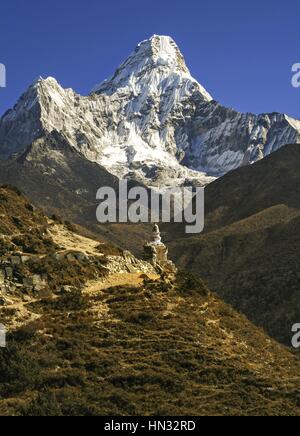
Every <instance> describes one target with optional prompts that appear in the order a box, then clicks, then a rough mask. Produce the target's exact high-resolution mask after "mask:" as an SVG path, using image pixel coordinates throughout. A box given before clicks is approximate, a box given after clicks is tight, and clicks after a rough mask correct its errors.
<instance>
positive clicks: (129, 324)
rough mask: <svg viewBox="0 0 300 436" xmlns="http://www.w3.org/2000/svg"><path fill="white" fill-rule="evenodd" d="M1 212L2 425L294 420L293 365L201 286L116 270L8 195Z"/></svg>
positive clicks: (298, 385) (79, 238)
mask: <svg viewBox="0 0 300 436" xmlns="http://www.w3.org/2000/svg"><path fill="white" fill-rule="evenodd" d="M0 212H1V213H0V229H1V241H2V242H3V245H2V248H3V251H2V254H1V255H0V269H1V268H4V266H5V265H6V266H7V262H13V263H11V264H10V265H11V266H10V269H12V274H11V275H10V276H9V277H8V278H6V280H5V284H4V285H1V286H0V288H1V293H2V292H4V299H3V300H1V306H0V323H2V324H5V325H6V327H7V328H8V337H7V348H5V349H2V348H1V349H0V415H2V416H5V415H16V416H40V415H41V416H51V415H63V416H66V415H70V416H74V415H84V416H87V415H91V416H97V415H114V414H117V415H182V416H184V415H300V404H299V389H300V376H299V374H300V361H299V359H298V357H297V356H296V355H293V354H292V353H291V352H289V351H288V350H287V349H286V348H284V347H283V346H281V345H279V344H278V343H276V342H275V341H273V340H271V339H270V338H268V337H267V336H266V335H265V334H264V333H263V332H262V331H261V330H259V329H258V328H257V327H254V326H253V325H252V324H251V323H250V322H249V321H248V320H247V319H246V318H245V317H244V316H242V315H240V314H238V313H237V312H235V311H234V310H233V309H232V308H231V307H230V306H228V305H226V304H225V303H223V302H222V301H221V300H220V299H219V298H217V297H216V296H214V295H213V294H211V292H210V291H209V290H208V289H207V287H206V286H205V285H204V283H203V282H202V280H200V279H199V278H197V277H195V276H193V275H191V274H188V273H183V272H181V273H179V274H178V275H177V277H176V279H173V280H169V279H165V278H164V279H162V278H160V277H159V276H158V275H157V274H155V273H154V272H153V270H152V269H151V267H150V266H149V265H148V267H147V265H146V264H144V263H142V262H138V261H137V260H136V259H133V258H132V259H131V260H130V265H127V264H126V263H125V264H124V257H122V253H121V252H120V251H119V250H118V249H116V248H114V247H112V246H108V245H107V244H103V243H101V242H100V241H99V240H93V239H91V238H88V237H87V235H85V236H83V235H79V234H78V233H75V232H74V231H73V230H74V229H73V228H72V226H71V225H70V224H68V225H65V224H62V223H59V222H55V221H53V220H49V219H47V218H46V217H45V216H44V215H43V214H42V212H40V211H39V210H36V209H35V208H34V207H32V205H31V204H30V203H29V202H28V200H26V199H25V198H24V197H22V196H21V195H20V193H19V192H18V191H17V190H15V189H14V188H10V187H2V188H0ZM29 229H30V233H29ZM29 235H32V237H31V236H30V238H29ZM28 238H29V239H28ZM18 256H21V258H22V263H20V264H19V261H18V262H17V264H15V263H16V259H19V257H18ZM111 257H112V258H111ZM127 257H128V254H127ZM11 258H13V260H9V259H11ZM25 258H26V259H25ZM132 262H133V263H132ZM112 265H113V266H112ZM127 266H130V269H129V270H130V271H131V272H128V271H127V270H126V268H127ZM134 266H135V270H134ZM147 268H148V269H147ZM143 269H145V271H146V272H145V271H144V272H143ZM37 274H38V275H42V276H44V275H46V279H45V280H46V284H44V286H42V287H41V286H40V285H39V286H30V287H29V288H28V287H27V286H25V285H24V283H23V280H24V278H25V279H26V280H28V279H30V278H31V277H32V275H35V276H36V275H37Z"/></svg>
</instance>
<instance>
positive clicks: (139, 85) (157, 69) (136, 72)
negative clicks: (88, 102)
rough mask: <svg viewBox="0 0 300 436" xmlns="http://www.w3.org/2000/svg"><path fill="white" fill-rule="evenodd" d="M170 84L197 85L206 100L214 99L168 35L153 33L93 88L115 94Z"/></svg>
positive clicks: (154, 90)
mask: <svg viewBox="0 0 300 436" xmlns="http://www.w3.org/2000/svg"><path fill="white" fill-rule="evenodd" d="M170 86H173V87H175V86H176V87H178V88H180V87H181V88H182V91H183V92H185V91H186V92H189V90H190V88H193V89H195V88H197V90H198V92H199V93H200V94H201V96H202V98H203V100H205V101H211V100H212V97H211V96H210V95H209V93H208V92H207V91H206V90H205V89H204V88H203V87H202V86H201V85H200V84H199V83H198V82H197V81H196V80H195V79H194V78H193V77H192V76H191V74H190V72H189V70H188V68H187V66H186V63H185V60H184V57H183V55H182V53H181V51H180V50H179V48H178V46H177V44H176V43H175V41H174V40H173V39H172V38H171V37H169V36H159V35H153V36H152V37H151V38H150V39H147V40H145V41H142V42H141V43H140V44H138V46H137V47H136V49H135V50H134V52H133V53H131V55H130V56H129V57H128V58H127V59H126V60H125V62H123V63H122V64H121V65H120V67H119V68H118V69H117V70H116V72H115V74H114V76H113V77H111V78H110V79H108V80H105V81H104V82H103V83H101V84H100V85H97V86H96V87H95V88H94V90H93V91H94V92H98V93H101V94H106V95H112V94H114V93H116V92H120V93H122V94H133V95H134V96H138V95H141V94H145V93H147V94H152V93H154V94H155V93H158V94H162V93H164V92H165V91H166V90H167V89H168V88H169V87H170Z"/></svg>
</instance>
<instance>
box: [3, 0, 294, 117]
mask: <svg viewBox="0 0 300 436" xmlns="http://www.w3.org/2000/svg"><path fill="white" fill-rule="evenodd" d="M299 16H300V2H299V0H285V1H284V2H282V1H279V0H263V1H262V0H260V1H258V0H251V1H249V2H246V1H241V0H227V1H224V0H223V1H221V0H215V1H210V2H209V1H207V0H206V1H202V0H181V1H179V0H151V1H150V0H149V1H143V0H139V1H138V0H127V1H120V0H114V1H110V2H109V1H100V0H98V1H96V0H86V1H78V0H77V1H69V0H61V1H58V0H52V1H51V2H48V1H47V2H45V1H43V0H39V1H37V0H29V1H28V2H26V1H24V0H22V1H21V0H9V1H5V2H2V3H1V9H0V47H1V50H0V63H4V64H5V65H6V68H7V88H6V89H2V88H1V89H0V113H1V114H2V113H3V112H4V111H5V110H6V109H8V108H9V107H11V106H13V105H14V104H15V102H16V100H17V99H18V98H19V96H20V95H21V93H22V92H23V91H24V90H25V89H26V88H27V87H28V85H29V84H30V83H31V82H32V81H33V80H34V79H35V78H36V77H38V76H40V75H41V76H43V77H47V76H54V77H55V78H56V79H57V80H58V81H59V82H60V83H61V84H62V85H63V86H64V87H72V88H74V89H75V90H76V91H77V92H79V93H81V94H87V93H88V92H89V91H90V90H91V88H92V87H93V86H94V85H95V84H96V83H99V82H101V81H102V80H103V79H105V78H106V77H108V76H110V75H111V74H112V73H113V72H114V70H115V69H116V67H117V66H118V65H119V64H120V63H121V61H123V60H124V59H125V58H126V57H127V56H128V55H129V53H130V52H131V51H132V50H133V49H134V47H135V46H136V44H137V43H138V42H140V41H141V40H143V39H146V38H148V37H150V36H151V35H152V34H154V33H156V34H162V35H164V34H165V35H171V36H172V37H173V38H174V39H175V40H176V42H177V44H178V45H179V47H180V48H181V50H182V52H183V54H184V55H185V58H186V61H187V64H188V66H189V68H190V70H191V72H192V74H193V76H194V77H195V78H197V79H198V80H199V81H200V83H201V84H202V85H203V86H205V87H206V88H207V90H208V91H209V92H210V93H211V94H212V95H213V97H214V98H215V99H216V100H218V101H220V102H221V103H222V104H224V105H226V106H229V107H234V108H236V109H238V110H241V111H246V112H250V111H251V112H255V113H261V112H273V111H278V112H285V113H288V114H290V115H293V116H295V117H297V118H300V104H299V103H300V88H299V89H294V88H292V86H291V75H292V73H291V67H292V65H293V64H294V63H299V62H300V48H299V47H300V46H299V41H300V26H299Z"/></svg>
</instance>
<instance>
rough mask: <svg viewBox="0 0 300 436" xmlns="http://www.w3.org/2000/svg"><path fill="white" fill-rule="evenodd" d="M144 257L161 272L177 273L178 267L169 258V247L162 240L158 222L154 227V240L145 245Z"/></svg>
mask: <svg viewBox="0 0 300 436" xmlns="http://www.w3.org/2000/svg"><path fill="white" fill-rule="evenodd" d="M144 259H145V260H146V261H148V262H150V263H151V264H152V265H153V266H154V267H156V268H157V269H159V271H160V272H165V273H168V274H176V272H177V268H176V266H175V265H174V263H173V262H172V261H170V260H168V248H167V247H166V245H165V244H164V243H163V242H162V238H161V234H160V230H159V227H158V225H157V224H155V225H154V226H153V229H152V241H151V242H148V243H147V244H145V245H144Z"/></svg>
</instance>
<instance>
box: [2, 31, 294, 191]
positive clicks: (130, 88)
mask: <svg viewBox="0 0 300 436" xmlns="http://www.w3.org/2000/svg"><path fill="white" fill-rule="evenodd" d="M52 131H57V132H63V134H64V135H65V137H66V138H67V140H68V141H69V143H70V145H71V146H72V147H74V148H76V149H77V150H78V151H79V152H80V153H81V154H83V156H85V157H86V158H87V159H89V160H90V161H93V162H96V163H98V164H100V165H101V166H103V167H105V168H106V169H107V170H108V171H109V172H110V173H112V174H113V175H115V176H117V177H119V178H124V177H125V178H131V179H135V180H137V181H139V182H142V183H144V184H146V185H147V186H153V187H158V188H159V187H166V186H174V185H175V186H181V185H187V184H190V185H201V186H204V185H207V184H208V183H211V182H212V181H213V180H214V179H215V178H216V177H220V176H222V175H224V174H226V173H227V172H228V171H231V170H232V169H235V168H237V167H240V166H243V165H247V164H251V163H253V162H255V161H257V160H260V159H262V158H263V157H265V156H266V155H269V154H270V153H272V152H274V151H276V150H277V149H278V148H280V147H281V146H283V145H285V144H287V143H300V121H298V120H294V119H292V118H291V117H288V116H287V115H284V114H278V113H272V114H261V115H254V114H250V113H246V114H242V113H239V112H237V111H235V110H233V109H227V108H225V107H223V106H222V105H221V104H220V103H218V102H216V101H215V100H213V99H212V97H211V96H210V95H209V94H208V93H207V91H206V90H205V89H204V88H203V87H202V86H201V85H200V84H199V83H198V82H197V81H196V80H195V79H194V78H193V77H192V76H191V75H190V72H189V70H188V68H187V67H186V64H185V61H184V57H183V55H182V53H181V52H180V50H179V48H178V46H177V45H176V43H175V42H174V41H173V39H172V38H170V37H166V36H158V35H154V36H153V37H152V38H150V39H149V40H145V41H143V42H142V43H140V44H139V45H138V46H137V48H136V50H135V51H134V52H133V54H131V55H130V56H129V57H128V58H127V60H125V62H123V63H122V64H121V65H120V67H119V68H118V69H117V70H116V72H115V74H114V75H113V76H112V78H111V79H108V80H106V81H104V83H102V84H101V85H100V86H98V87H97V88H96V91H94V92H92V93H91V94H89V95H88V96H80V95H79V94H77V93H76V92H75V91H73V90H72V89H63V88H62V87H61V86H60V85H59V84H58V82H57V81H56V80H55V79H54V78H48V79H41V78H40V79H38V80H37V81H35V82H34V84H33V85H31V86H30V87H29V88H28V90H27V92H26V93H25V94H23V96H22V97H21V99H20V100H19V101H18V103H17V104H16V106H15V107H14V108H13V109H12V110H10V111H8V112H6V114H5V115H4V116H3V117H2V118H1V119H0V156H2V157H3V158H6V159H7V158H14V157H15V156H16V155H17V154H20V153H23V152H24V151H25V150H26V148H27V147H28V146H30V144H31V143H32V142H33V141H34V140H36V139H37V138H39V137H40V136H43V135H46V134H49V133H51V132H52Z"/></svg>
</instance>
